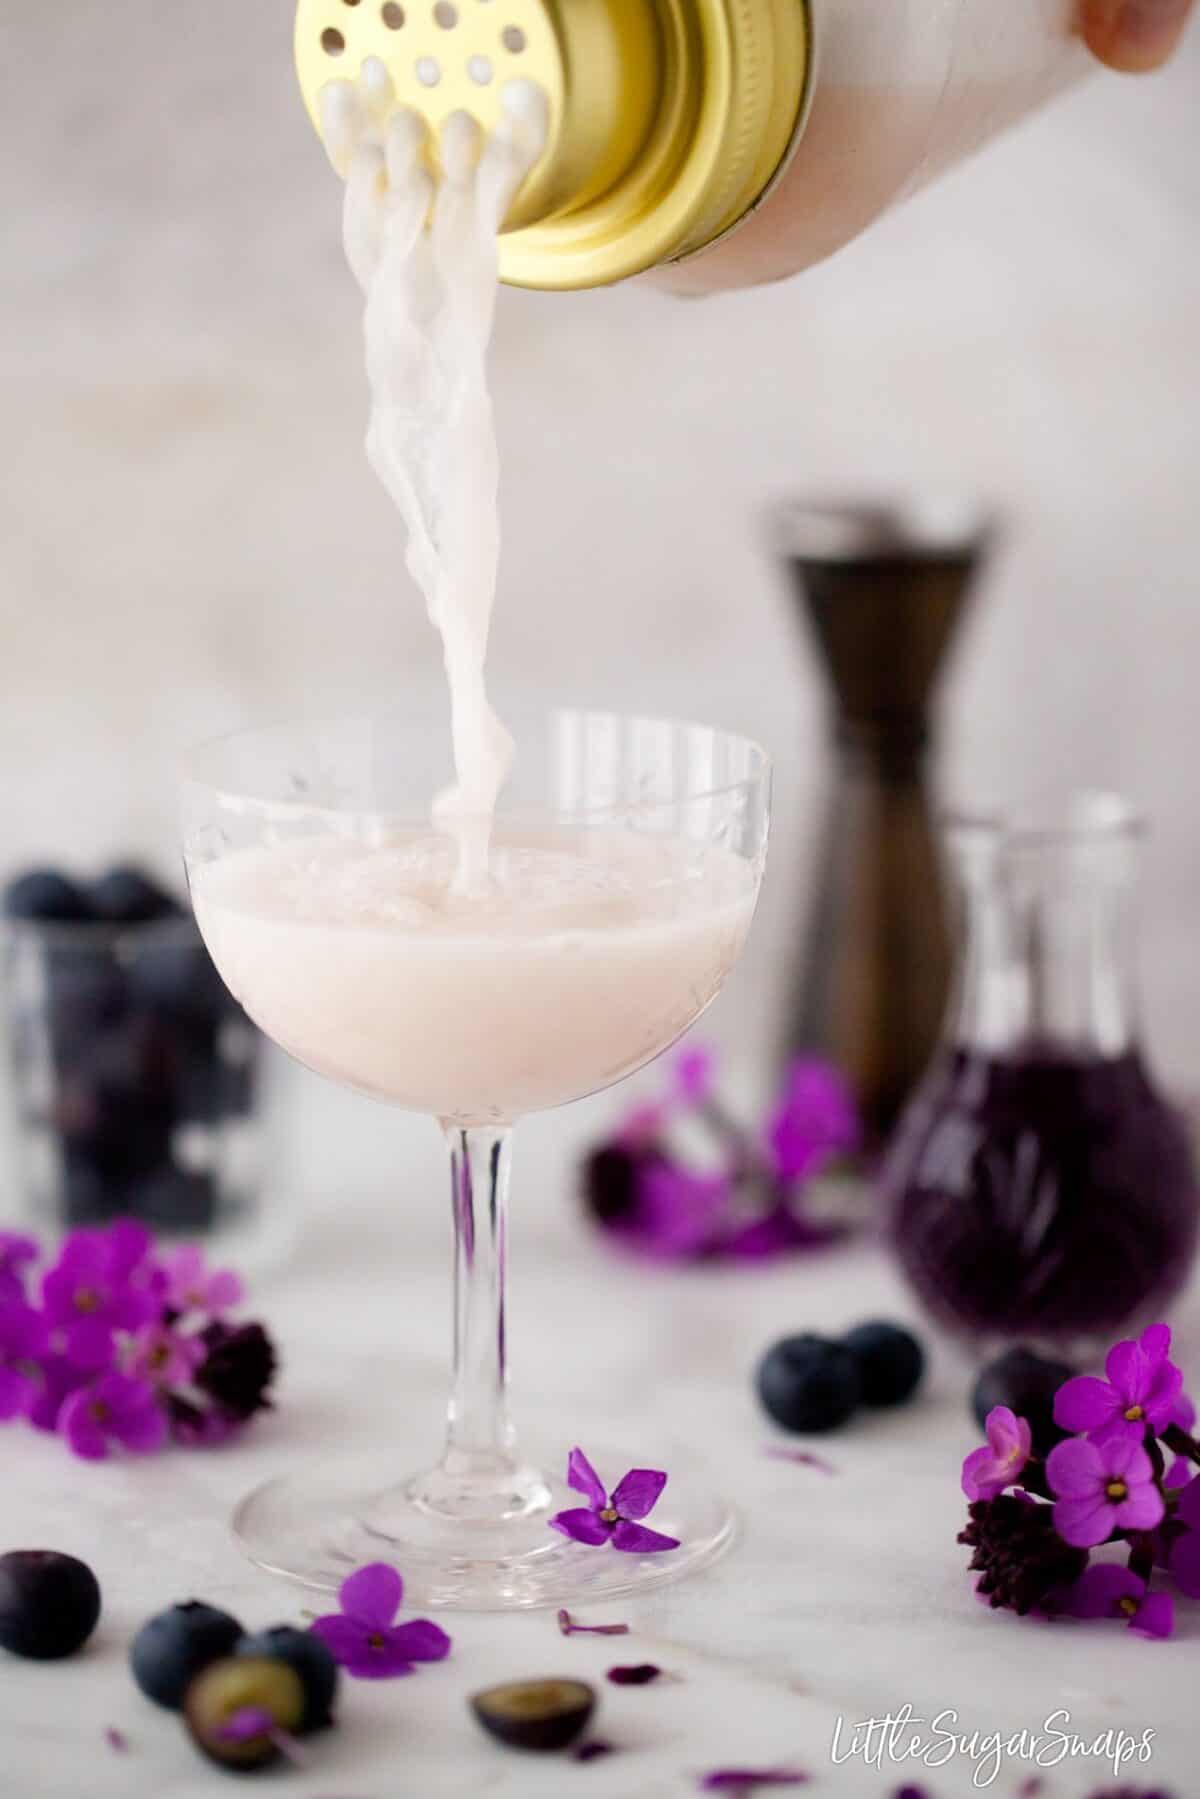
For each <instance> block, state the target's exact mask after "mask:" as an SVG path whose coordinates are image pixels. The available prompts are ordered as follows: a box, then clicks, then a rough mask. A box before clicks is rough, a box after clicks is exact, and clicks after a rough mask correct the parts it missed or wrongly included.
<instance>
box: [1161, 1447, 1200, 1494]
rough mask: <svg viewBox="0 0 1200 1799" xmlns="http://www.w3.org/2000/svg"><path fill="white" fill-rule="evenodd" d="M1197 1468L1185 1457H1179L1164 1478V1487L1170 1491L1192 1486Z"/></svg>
mask: <svg viewBox="0 0 1200 1799" xmlns="http://www.w3.org/2000/svg"><path fill="white" fill-rule="evenodd" d="M1195 1472H1196V1470H1195V1468H1194V1467H1193V1465H1192V1463H1191V1462H1190V1461H1189V1460H1188V1458H1187V1456H1185V1455H1177V1456H1176V1457H1175V1460H1174V1461H1173V1462H1172V1463H1171V1466H1170V1467H1169V1468H1168V1469H1167V1472H1166V1474H1165V1475H1164V1476H1163V1486H1164V1487H1166V1488H1167V1490H1168V1491H1170V1490H1171V1489H1172V1488H1175V1487H1186V1486H1189V1485H1190V1484H1191V1481H1192V1479H1193V1477H1194V1475H1195Z"/></svg>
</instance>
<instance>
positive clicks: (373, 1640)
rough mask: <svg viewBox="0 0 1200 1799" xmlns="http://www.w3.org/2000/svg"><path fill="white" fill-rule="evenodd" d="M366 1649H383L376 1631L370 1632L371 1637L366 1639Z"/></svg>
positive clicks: (380, 1638)
mask: <svg viewBox="0 0 1200 1799" xmlns="http://www.w3.org/2000/svg"><path fill="white" fill-rule="evenodd" d="M367 1647H368V1649H382V1648H383V1638H382V1637H381V1636H380V1634H379V1632H378V1631H377V1630H376V1631H372V1632H371V1635H370V1636H369V1637H368V1638H367Z"/></svg>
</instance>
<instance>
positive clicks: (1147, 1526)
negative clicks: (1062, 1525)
mask: <svg viewBox="0 0 1200 1799" xmlns="http://www.w3.org/2000/svg"><path fill="white" fill-rule="evenodd" d="M1165 1511H1166V1508H1165V1506H1164V1505H1163V1496H1162V1494H1161V1493H1160V1492H1159V1490H1158V1488H1157V1487H1156V1486H1155V1485H1154V1483H1153V1481H1149V1480H1148V1481H1146V1482H1144V1483H1143V1484H1142V1485H1140V1486H1136V1487H1135V1486H1132V1485H1131V1486H1130V1489H1129V1497H1128V1499H1122V1500H1121V1501H1120V1502H1119V1503H1118V1505H1117V1508H1116V1512H1117V1524H1118V1525H1119V1527H1120V1528H1121V1529H1122V1530H1153V1529H1154V1527H1155V1525H1156V1524H1161V1523H1162V1521H1163V1517H1164V1515H1165ZM1056 1528H1057V1525H1056Z"/></svg>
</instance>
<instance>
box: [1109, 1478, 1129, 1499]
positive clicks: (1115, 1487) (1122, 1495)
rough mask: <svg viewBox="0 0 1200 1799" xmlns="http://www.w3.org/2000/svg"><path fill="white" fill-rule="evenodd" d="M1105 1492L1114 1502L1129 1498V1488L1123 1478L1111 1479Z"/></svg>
mask: <svg viewBox="0 0 1200 1799" xmlns="http://www.w3.org/2000/svg"><path fill="white" fill-rule="evenodd" d="M1104 1492H1105V1495H1106V1496H1107V1498H1109V1499H1111V1500H1112V1501H1113V1503H1114V1504H1116V1503H1117V1502H1118V1501H1119V1500H1122V1499H1128V1497H1129V1488H1128V1487H1127V1486H1126V1485H1125V1482H1124V1481H1123V1480H1110V1481H1109V1483H1108V1485H1107V1486H1106V1487H1105V1489H1104Z"/></svg>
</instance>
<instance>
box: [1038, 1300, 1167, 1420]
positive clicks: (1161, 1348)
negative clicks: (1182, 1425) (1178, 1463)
mask: <svg viewBox="0 0 1200 1799" xmlns="http://www.w3.org/2000/svg"><path fill="white" fill-rule="evenodd" d="M1170 1347H1171V1332H1170V1330H1169V1328H1168V1327H1167V1325H1165V1324H1152V1325H1150V1326H1149V1327H1148V1328H1147V1329H1146V1330H1144V1331H1143V1332H1142V1334H1141V1336H1140V1337H1139V1338H1138V1340H1137V1342H1134V1341H1133V1339H1132V1338H1128V1339H1127V1340H1126V1341H1125V1342H1122V1343H1117V1344H1115V1345H1114V1346H1113V1348H1112V1349H1110V1350H1109V1352H1108V1356H1107V1359H1106V1360H1105V1363H1104V1372H1105V1373H1106V1374H1107V1376H1108V1379H1107V1380H1099V1379H1098V1378H1097V1377H1096V1376H1095V1375H1093V1374H1080V1375H1076V1377H1075V1378H1074V1379H1073V1380H1069V1381H1065V1382H1064V1383H1063V1385H1062V1386H1061V1387H1060V1388H1059V1389H1058V1392H1057V1393H1056V1394H1055V1396H1054V1422H1055V1423H1056V1424H1057V1425H1059V1426H1061V1428H1062V1429H1063V1430H1070V1431H1084V1430H1085V1431H1086V1432H1087V1433H1088V1435H1089V1437H1091V1439H1092V1441H1093V1442H1094V1443H1101V1442H1103V1441H1104V1440H1105V1439H1106V1438H1109V1437H1128V1438H1130V1439H1131V1440H1132V1441H1135V1442H1139V1443H1140V1442H1141V1440H1142V1438H1143V1437H1144V1436H1145V1434H1146V1432H1147V1430H1152V1431H1156V1432H1157V1431H1160V1430H1163V1429H1165V1428H1166V1425H1167V1422H1168V1420H1169V1418H1170V1415H1171V1412H1172V1409H1173V1408H1174V1407H1175V1405H1177V1403H1178V1401H1179V1396H1180V1389H1181V1388H1182V1386H1183V1375H1182V1373H1181V1372H1180V1370H1179V1369H1178V1368H1177V1367H1176V1366H1175V1364H1174V1362H1170V1361H1168V1360H1167V1351H1168V1350H1169V1349H1170Z"/></svg>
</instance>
